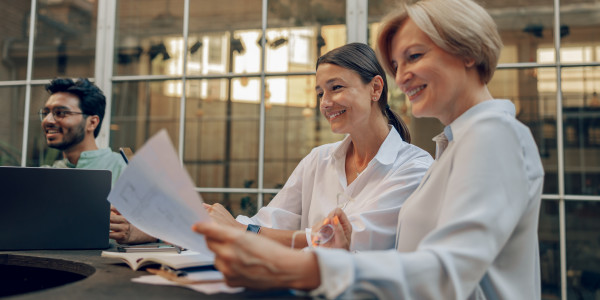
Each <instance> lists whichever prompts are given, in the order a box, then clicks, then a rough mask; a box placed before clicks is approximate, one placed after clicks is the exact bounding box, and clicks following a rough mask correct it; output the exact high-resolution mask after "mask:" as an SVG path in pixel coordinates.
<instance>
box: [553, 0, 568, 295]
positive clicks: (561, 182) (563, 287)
mask: <svg viewBox="0 0 600 300" xmlns="http://www.w3.org/2000/svg"><path fill="white" fill-rule="evenodd" d="M554 53H555V54H554V55H555V62H556V89H557V91H556V134H557V147H558V149H557V155H558V196H559V199H558V222H559V246H560V292H561V299H563V300H566V299H567V244H566V217H565V176H564V172H565V163H564V141H563V119H562V86H561V84H562V79H561V72H562V66H561V59H560V0H554Z"/></svg>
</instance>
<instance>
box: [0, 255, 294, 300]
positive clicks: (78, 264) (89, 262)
mask: <svg viewBox="0 0 600 300" xmlns="http://www.w3.org/2000/svg"><path fill="white" fill-rule="evenodd" d="M100 252H101V251H100V250H37V251H0V265H7V264H8V265H10V264H11V263H14V262H19V264H25V265H29V266H32V267H45V268H50V269H55V270H64V271H70V272H75V273H79V274H82V275H84V276H86V275H89V274H91V275H89V276H88V277H87V278H84V279H82V280H79V281H76V282H73V283H69V284H66V285H62V286H58V287H54V288H50V289H45V290H40V291H37V292H31V293H27V294H20V295H15V296H11V297H8V298H6V299H15V300H17V299H18V300H27V299H38V300H39V299H44V300H50V299H110V300H116V299H196V300H198V299H299V298H298V297H293V296H292V295H291V294H290V293H289V292H288V291H275V292H256V291H247V292H243V293H238V294H215V295H206V294H203V293H199V292H195V291H193V290H190V289H187V288H183V287H173V286H157V285H148V284H141V283H135V282H132V281H131V279H132V278H135V277H139V276H142V275H149V273H147V272H145V271H133V270H131V269H130V268H129V267H128V266H126V265H124V264H119V260H118V259H109V258H105V257H100ZM92 272H93V273H92ZM2 275H3V276H4V275H5V274H2ZM0 277H1V276H0ZM4 284H6V282H0V289H1V288H2V286H3V285H4Z"/></svg>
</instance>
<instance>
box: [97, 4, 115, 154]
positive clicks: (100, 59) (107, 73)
mask: <svg viewBox="0 0 600 300" xmlns="http://www.w3.org/2000/svg"><path fill="white" fill-rule="evenodd" d="M116 11H117V0H106V1H98V22H97V24H98V25H97V26H98V28H96V64H95V71H94V76H95V84H96V85H97V86H98V87H99V88H100V89H101V90H102V91H104V96H105V97H106V110H105V113H104V119H103V120H102V129H101V130H100V134H99V136H98V138H96V142H97V143H98V146H99V147H100V148H105V147H108V146H109V141H110V123H111V119H112V81H111V76H112V72H113V58H114V51H115V50H114V44H115V26H116V15H117V13H116Z"/></svg>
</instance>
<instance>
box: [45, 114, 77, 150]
mask: <svg viewBox="0 0 600 300" xmlns="http://www.w3.org/2000/svg"><path fill="white" fill-rule="evenodd" d="M85 124H86V122H85V120H83V122H81V123H80V124H79V126H77V127H74V128H71V130H70V131H69V133H68V134H65V133H64V130H62V128H61V130H62V131H63V141H62V142H61V143H59V144H54V145H51V144H48V146H49V147H50V148H54V149H58V150H61V151H64V150H67V149H69V148H71V147H73V146H75V145H77V144H79V143H81V142H82V141H83V139H84V138H85Z"/></svg>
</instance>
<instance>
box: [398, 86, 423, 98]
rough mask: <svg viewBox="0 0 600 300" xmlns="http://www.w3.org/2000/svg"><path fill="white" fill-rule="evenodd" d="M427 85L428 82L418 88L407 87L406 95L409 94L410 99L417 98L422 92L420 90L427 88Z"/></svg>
mask: <svg viewBox="0 0 600 300" xmlns="http://www.w3.org/2000/svg"><path fill="white" fill-rule="evenodd" d="M426 87H427V85H426V84H424V85H421V86H418V87H416V88H411V89H407V90H406V91H404V93H405V94H406V96H408V98H409V99H413V98H415V97H416V96H417V95H419V94H420V92H421V91H422V90H423V89H425V88H426Z"/></svg>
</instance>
